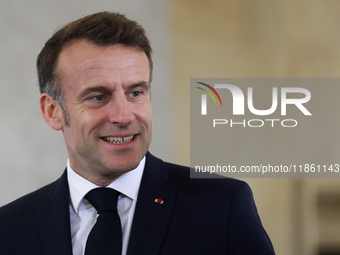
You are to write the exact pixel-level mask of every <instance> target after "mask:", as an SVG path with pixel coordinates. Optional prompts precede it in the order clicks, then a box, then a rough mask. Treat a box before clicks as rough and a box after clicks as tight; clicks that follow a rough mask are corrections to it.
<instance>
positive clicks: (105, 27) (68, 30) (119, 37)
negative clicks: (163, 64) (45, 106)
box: [37, 12, 153, 114]
mask: <svg viewBox="0 0 340 255" xmlns="http://www.w3.org/2000/svg"><path fill="white" fill-rule="evenodd" d="M81 39H84V40H87V41H88V42H91V43H93V44H95V45H98V46H109V45H114V44H122V45H125V46H128V47H133V48H137V49H140V50H142V51H144V52H145V54H146V56H147V57H148V60H149V65H150V82H151V77H152V69H153V63H152V57H151V53H152V49H151V46H150V42H149V40H148V38H147V36H146V33H145V31H144V29H143V27H142V26H141V25H139V24H138V23H137V22H136V21H133V20H129V19H128V18H126V17H125V16H124V15H122V14H120V13H114V12H98V13H95V14H91V15H88V16H85V17H83V18H81V19H78V20H75V21H73V22H71V23H68V24H67V25H65V26H64V27H62V28H61V29H59V30H58V31H57V32H55V33H54V34H53V36H52V37H51V38H50V39H49V40H48V41H47V42H46V44H45V46H44V48H43V49H42V50H41V52H40V53H39V55H38V58H37V71H38V80H39V88H40V92H41V93H48V94H49V95H50V96H51V97H52V98H53V99H55V100H57V101H58V103H59V104H60V105H61V107H62V108H63V110H64V114H66V113H67V112H66V107H65V104H64V95H63V91H62V88H61V85H60V82H59V78H58V74H57V70H56V67H57V62H58V57H59V55H60V53H61V52H62V50H63V49H65V47H66V46H68V45H69V44H71V43H72V42H74V41H76V40H81Z"/></svg>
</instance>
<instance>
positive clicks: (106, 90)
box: [79, 86, 111, 98]
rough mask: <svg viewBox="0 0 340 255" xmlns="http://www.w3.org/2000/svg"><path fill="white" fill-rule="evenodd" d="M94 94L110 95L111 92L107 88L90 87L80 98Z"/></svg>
mask: <svg viewBox="0 0 340 255" xmlns="http://www.w3.org/2000/svg"><path fill="white" fill-rule="evenodd" d="M92 92H103V93H109V92H111V90H110V89H109V88H107V87H105V86H95V87H89V88H86V89H85V90H84V91H83V92H81V93H80V95H79V98H84V97H86V96H87V95H89V94H90V93H92Z"/></svg>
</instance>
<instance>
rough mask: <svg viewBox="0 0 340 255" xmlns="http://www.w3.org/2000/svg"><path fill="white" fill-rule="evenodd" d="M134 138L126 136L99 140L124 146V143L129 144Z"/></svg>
mask: <svg viewBox="0 0 340 255" xmlns="http://www.w3.org/2000/svg"><path fill="white" fill-rule="evenodd" d="M134 137H135V136H134V135H131V136H126V137H112V136H108V137H102V138H101V139H102V140H104V141H105V142H108V143H111V144H124V143H129V142H131V141H133V139H134Z"/></svg>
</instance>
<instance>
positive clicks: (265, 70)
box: [0, 0, 340, 255]
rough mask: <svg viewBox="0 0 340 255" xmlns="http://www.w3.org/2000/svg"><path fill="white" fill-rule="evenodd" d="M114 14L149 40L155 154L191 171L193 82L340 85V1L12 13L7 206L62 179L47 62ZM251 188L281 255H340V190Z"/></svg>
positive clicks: (257, 184)
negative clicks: (71, 38)
mask: <svg viewBox="0 0 340 255" xmlns="http://www.w3.org/2000/svg"><path fill="white" fill-rule="evenodd" d="M104 10H107V11H118V12H121V13H124V14H126V15H127V17H128V18H131V19H134V20H137V21H138V22H140V23H141V24H142V25H143V26H144V28H145V29H146V31H147V33H148V35H149V38H150V40H151V43H152V46H153V49H154V55H153V57H154V65H155V69H154V80H153V83H152V105H153V114H154V130H155V132H154V137H153V142H152V146H151V149H150V151H151V152H152V153H153V154H154V155H156V156H159V157H161V158H163V159H164V160H166V161H171V162H174V163H178V164H184V165H189V163H190V154H189V152H190V146H189V144H190V141H189V136H190V135H189V134H190V133H189V132H190V122H189V119H190V118H189V116H190V108H189V87H190V78H200V77H201V78H214V77H223V78H228V77H230V78H298V77H302V78H321V77H322V78H338V77H339V74H340V43H339V42H340V29H339V27H340V1H337V0H322V1H321V0H309V1H302V0H282V1H271V0H256V1H254V0H235V1H232V0H209V1H208V0H172V1H171V0H162V1H156V0H134V1H133V0H130V1H124V0H120V1H119V0H97V1H90V0H82V1H80V0H78V1H75V0H74V1H72V0H59V1H46V0H31V1H25V0H11V1H10V0H4V1H1V2H0V34H1V36H0V45H1V47H0V92H1V93H0V95H1V100H0V117H1V122H0V130H1V132H0V140H1V147H0V148H1V153H0V176H1V178H0V194H1V195H0V206H1V205H4V204H6V203H8V202H10V201H12V200H14V199H16V198H18V197H20V196H22V195H24V194H26V193H28V192H31V191H34V190H35V189H37V188H39V187H41V186H43V185H45V184H47V183H50V182H52V181H54V180H55V179H56V178H58V177H59V176H60V175H61V174H62V171H63V169H64V168H65V166H66V160H67V154H66V149H65V147H64V141H63V138H62V134H61V133H60V132H55V131H53V130H52V129H51V128H50V127H49V126H48V125H47V124H46V123H45V122H44V120H43V118H42V117H41V115H40V110H39V107H38V100H39V89H38V85H37V78H36V70H35V60H36V56H37V54H38V53H39V52H40V50H41V49H42V47H43V45H44V43H45V42H46V40H47V39H48V38H49V37H50V36H51V35H52V33H53V32H54V31H55V30H56V29H57V28H59V27H60V26H61V25H64V24H65V23H67V22H70V21H72V20H74V19H77V18H80V17H82V16H84V15H87V14H90V13H94V12H98V11H104ZM335 118H337V116H335ZM323 125H327V123H324V124H323ZM334 128H337V127H334ZM319 132H320V133H322V132H323V130H322V126H320V130H319ZM339 147H340V145H336V147H335V148H336V149H337V150H339V149H340V148H339ZM330 148H332V150H333V149H334V145H332V146H330ZM264 153H265V152H264ZM306 163H308V162H306ZM338 163H339V162H338ZM246 181H247V182H248V183H249V184H250V186H251V188H252V190H253V193H254V198H255V201H256V203H257V207H258V211H259V214H260V216H261V219H262V222H263V225H264V227H265V228H266V230H267V232H268V234H269V236H270V237H271V240H272V242H273V245H274V247H275V250H276V252H277V254H283V255H291V254H292V255H293V254H299V255H300V254H302V255H326V254H328V255H331V254H332V255H335V254H340V179H247V180H246Z"/></svg>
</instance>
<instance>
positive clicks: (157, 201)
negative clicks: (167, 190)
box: [155, 198, 164, 205]
mask: <svg viewBox="0 0 340 255" xmlns="http://www.w3.org/2000/svg"><path fill="white" fill-rule="evenodd" d="M155 203H157V204H161V205H162V204H163V203H164V201H163V200H162V199H160V198H156V199H155Z"/></svg>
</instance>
